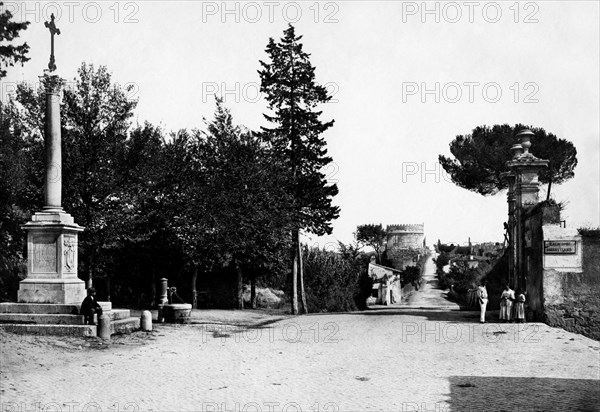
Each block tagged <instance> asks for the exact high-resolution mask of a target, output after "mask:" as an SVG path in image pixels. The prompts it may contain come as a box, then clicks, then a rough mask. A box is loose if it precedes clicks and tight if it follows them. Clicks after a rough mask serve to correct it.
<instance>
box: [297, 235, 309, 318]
mask: <svg viewBox="0 0 600 412" xmlns="http://www.w3.org/2000/svg"><path fill="white" fill-rule="evenodd" d="M298 277H299V279H300V301H301V302H302V313H305V314H307V313H308V305H307V304H306V293H305V292H304V266H303V265H302V244H301V243H300V232H298Z"/></svg>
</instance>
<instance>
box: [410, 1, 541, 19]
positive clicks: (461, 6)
mask: <svg viewBox="0 0 600 412" xmlns="http://www.w3.org/2000/svg"><path fill="white" fill-rule="evenodd" d="M539 11H540V6H539V5H538V3H536V2H531V1H530V2H526V3H523V2H516V1H515V2H513V3H509V2H495V1H492V2H478V1H465V2H455V1H449V2H439V1H435V2H416V1H404V2H402V23H409V22H420V23H441V22H444V23H452V24H454V23H461V22H462V23H464V22H467V23H476V22H479V21H483V22H486V23H498V22H500V21H501V20H502V19H511V20H512V21H513V22H514V23H539V20H538V18H537V17H538V13H539Z"/></svg>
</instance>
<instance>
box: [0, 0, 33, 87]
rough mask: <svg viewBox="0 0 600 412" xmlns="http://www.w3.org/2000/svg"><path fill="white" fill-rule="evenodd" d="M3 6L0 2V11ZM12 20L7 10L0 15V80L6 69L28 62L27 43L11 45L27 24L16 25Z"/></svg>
mask: <svg viewBox="0 0 600 412" xmlns="http://www.w3.org/2000/svg"><path fill="white" fill-rule="evenodd" d="M3 5H4V3H3V2H0V10H2V9H4V7H2V6H3ZM12 18H13V15H12V13H11V12H10V11H9V10H4V12H3V13H1V14H0V79H2V78H4V77H5V76H6V67H8V66H14V65H15V64H17V63H20V64H23V63H25V62H26V61H28V60H29V57H27V53H28V52H29V46H28V45H27V43H22V44H19V45H15V44H11V42H12V41H14V40H15V39H16V38H18V37H19V34H20V33H19V32H21V31H22V30H25V29H27V26H29V22H28V21H26V22H21V23H17V22H14V21H12Z"/></svg>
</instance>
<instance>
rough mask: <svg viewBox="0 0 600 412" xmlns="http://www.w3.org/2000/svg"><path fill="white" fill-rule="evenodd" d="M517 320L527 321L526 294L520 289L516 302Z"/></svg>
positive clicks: (518, 321) (520, 321) (519, 321)
mask: <svg viewBox="0 0 600 412" xmlns="http://www.w3.org/2000/svg"><path fill="white" fill-rule="evenodd" d="M515 320H516V322H517V323H523V322H525V294H524V293H523V291H522V290H520V289H519V290H518V291H517V299H516V302H515Z"/></svg>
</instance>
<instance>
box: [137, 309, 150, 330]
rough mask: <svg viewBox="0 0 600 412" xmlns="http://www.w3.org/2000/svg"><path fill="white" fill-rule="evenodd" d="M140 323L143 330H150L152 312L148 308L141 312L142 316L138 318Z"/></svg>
mask: <svg viewBox="0 0 600 412" xmlns="http://www.w3.org/2000/svg"><path fill="white" fill-rule="evenodd" d="M140 325H141V327H142V330H143V331H144V332H150V331H152V313H150V311H149V310H145V311H143V312H142V318H141V320H140Z"/></svg>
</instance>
